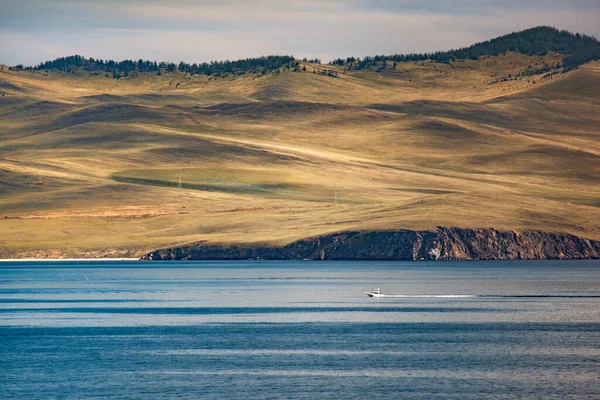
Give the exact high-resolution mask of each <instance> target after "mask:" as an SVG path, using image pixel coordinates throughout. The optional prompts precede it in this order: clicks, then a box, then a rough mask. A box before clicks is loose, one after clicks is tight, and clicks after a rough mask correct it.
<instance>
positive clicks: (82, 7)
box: [0, 0, 600, 64]
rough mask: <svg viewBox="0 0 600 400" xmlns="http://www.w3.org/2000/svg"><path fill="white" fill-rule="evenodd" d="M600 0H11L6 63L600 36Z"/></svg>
mask: <svg viewBox="0 0 600 400" xmlns="http://www.w3.org/2000/svg"><path fill="white" fill-rule="evenodd" d="M598 20H600V2H598V1H589V0H579V1H571V2H569V3H568V4H566V3H565V2H562V1H554V0H545V1H544V0H538V1H528V2H524V1H515V0H505V1H502V2H501V1H474V0H453V1H443V0H419V1H416V0H368V1H367V0H351V1H335V0H334V1H316V0H305V1H302V2H282V1H279V0H262V1H260V0H255V1H239V0H238V1H234V0H221V1H218V2H216V1H191V0H173V1H170V2H168V3H166V2H162V1H157V0H156V1H155V0H147V1H140V0H129V1H116V0H108V1H103V2H97V1H91V0H79V1H76V0H55V1H43V0H19V1H16V0H4V1H3V2H2V3H0V62H4V63H9V64H15V63H25V64H35V63H38V62H40V61H43V60H46V59H49V58H55V57H59V56H64V55H69V54H84V55H87V56H93V57H100V58H113V59H123V58H133V59H136V58H144V59H152V60H154V59H156V60H168V61H179V60H185V61H189V62H201V61H209V60H215V59H237V58H243V57H252V56H259V55H265V54H293V55H295V56H296V57H305V56H306V57H319V58H321V59H324V60H329V59H332V58H335V57H345V56H350V55H356V56H364V55H373V54H382V53H386V54H389V53H399V52H402V53H407V52H423V51H435V50H444V49H449V48H455V47H461V46H467V45H470V44H472V43H475V42H477V41H481V40H486V39H489V38H492V37H495V36H498V35H502V34H505V33H509V32H512V31H516V30H520V29H526V28H529V27H532V26H537V25H552V26H556V27H558V28H561V29H568V30H571V31H578V32H583V33H587V34H592V35H596V36H598V35H600V26H599V24H598Z"/></svg>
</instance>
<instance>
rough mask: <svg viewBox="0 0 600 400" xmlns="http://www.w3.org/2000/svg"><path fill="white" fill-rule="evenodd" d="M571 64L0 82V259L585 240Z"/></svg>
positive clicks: (293, 69)
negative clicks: (408, 237)
mask: <svg viewBox="0 0 600 400" xmlns="http://www.w3.org/2000/svg"><path fill="white" fill-rule="evenodd" d="M582 40H588V39H587V38H584V39H582ZM517 50H518V49H517ZM559 50H560V51H559ZM572 54H574V53H573V51H566V50H564V49H555V50H554V51H546V52H531V54H526V52H520V51H507V52H499V53H498V54H495V55H485V56H479V57H477V59H468V58H466V59H453V60H448V61H447V62H446V61H445V62H435V61H433V60H418V61H394V62H395V63H396V65H395V66H394V65H393V64H392V61H391V60H386V61H385V65H384V68H383V69H382V68H380V67H381V62H380V65H379V67H378V66H376V65H373V66H371V67H368V68H362V69H356V68H352V69H350V70H349V69H348V65H347V64H344V65H318V64H313V63H310V62H304V61H300V60H297V61H294V62H292V63H291V64H290V65H289V66H288V65H287V64H286V65H282V66H279V67H278V68H274V69H269V70H261V71H254V72H253V71H250V70H248V71H243V72H244V73H241V72H240V71H237V72H238V73H234V72H229V73H226V74H225V73H223V74H220V75H218V76H217V75H215V74H211V75H207V74H203V73H190V72H184V71H181V70H179V69H177V68H176V69H175V70H174V71H173V72H168V71H166V70H165V71H163V72H162V73H161V74H160V75H158V74H157V73H156V72H154V71H152V72H144V71H134V72H133V73H129V74H128V76H126V77H124V76H122V77H120V79H114V77H113V76H112V74H104V73H96V72H94V71H90V70H89V68H88V69H85V68H83V67H81V68H79V67H78V68H70V69H68V70H60V69H48V70H46V69H38V70H8V69H7V68H3V69H2V70H0V94H1V97H0V137H1V140H0V185H1V187H2V191H1V194H0V210H1V211H0V218H1V219H0V257H31V256H41V257H46V256H48V257H73V256H86V257H90V256H92V257H94V256H140V255H142V254H145V253H148V252H151V251H152V250H155V249H157V248H166V247H169V246H177V245H181V244H185V243H193V242H198V241H206V242H207V243H237V244H239V243H267V244H270V245H271V244H272V245H284V244H286V243H290V242H292V241H295V240H298V239H301V238H305V237H309V236H315V235H324V234H329V233H332V232H341V231H354V230H390V229H391V230H393V229H399V228H402V229H413V230H432V229H435V228H436V227H437V226H448V227H450V226H456V227H462V228H488V227H493V228H496V229H501V230H516V231H524V230H528V231H532V230H537V231H546V232H561V233H564V234H572V235H576V236H579V237H582V238H589V239H594V240H600V128H599V127H600V101H599V99H600V62H598V61H591V62H586V63H584V64H581V65H579V66H578V68H574V69H568V68H567V69H566V70H565V67H564V66H563V63H564V60H565V58H566V57H569V55H572ZM296 63H297V65H296ZM304 67H306V69H304ZM323 71H332V73H331V74H327V73H325V74H323ZM336 76H337V77H336Z"/></svg>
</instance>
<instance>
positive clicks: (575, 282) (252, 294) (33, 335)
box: [0, 261, 600, 399]
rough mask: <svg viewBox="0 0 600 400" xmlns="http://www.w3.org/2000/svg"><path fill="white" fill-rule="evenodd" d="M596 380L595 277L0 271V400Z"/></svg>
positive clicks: (17, 267)
mask: <svg viewBox="0 0 600 400" xmlns="http://www.w3.org/2000/svg"><path fill="white" fill-rule="evenodd" d="M376 287H380V288H381V289H382V290H383V291H384V293H388V294H403V295H411V296H413V297H403V298H381V299H373V298H369V297H367V296H366V295H365V294H364V292H365V291H368V290H371V289H373V288H376ZM431 295H436V296H437V295H442V296H449V295H468V296H469V297H431ZM599 378H600V262H598V261H569V262H564V261H542V262H537V261H529V262H434V263H429V262H332V261H329V262H164V263H151V262H131V261H129V262H125V261H116V262H47V263H43V262H20V263H13V262H10V263H0V397H2V398H5V399H13V398H14V399H30V398H31V399H50V398H61V399H82V398H122V399H131V398H135V399H154V398H156V399H159V398H160V399H164V398H190V399H196V398H215V399H216V398H233V399H242V398H260V399H263V398H265V399H268V398H328V399H334V398H343V399H349V398H363V399H364V398H365V397H372V398H378V397H381V398H414V399H485V398H504V399H512V398H519V399H525V398H532V399H533V398H539V399H567V398H569V399H598V398H600V379H599Z"/></svg>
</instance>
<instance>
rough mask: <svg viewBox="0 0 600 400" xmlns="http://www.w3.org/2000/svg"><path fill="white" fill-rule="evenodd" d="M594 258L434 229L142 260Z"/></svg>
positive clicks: (194, 250) (560, 246) (516, 237)
mask: <svg viewBox="0 0 600 400" xmlns="http://www.w3.org/2000/svg"><path fill="white" fill-rule="evenodd" d="M598 258H600V242H598V241H594V240H588V239H582V238H580V237H577V236H574V235H570V234H565V233H550V232H542V231H519V232H517V231H501V230H496V229H493V228H488V229H468V228H455V227H451V228H447V227H438V228H437V230H435V231H433V230H431V231H429V230H424V231H417V230H406V229H399V230H382V231H350V232H340V233H334V234H329V235H323V236H318V237H311V238H306V239H301V240H298V241H295V242H292V243H289V244H287V245H285V246H268V245H256V244H254V245H244V244H239V245H238V244H233V245H215V244H207V243H204V242H200V243H195V244H191V245H187V246H182V247H175V248H167V249H161V250H156V251H153V252H151V253H148V254H147V255H145V256H144V257H142V259H144V260H542V259H557V260H578V259H598Z"/></svg>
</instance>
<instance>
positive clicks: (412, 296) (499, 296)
mask: <svg viewBox="0 0 600 400" xmlns="http://www.w3.org/2000/svg"><path fill="white" fill-rule="evenodd" d="M365 294H366V295H367V296H369V297H377V298H379V297H386V298H400V299H431V298H433V299H510V298H519V299H522V298H531V299H538V298H554V299H590V298H592V299H594V298H597V299H600V295H586V294H383V292H382V291H381V290H380V289H374V290H372V291H370V292H365Z"/></svg>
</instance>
